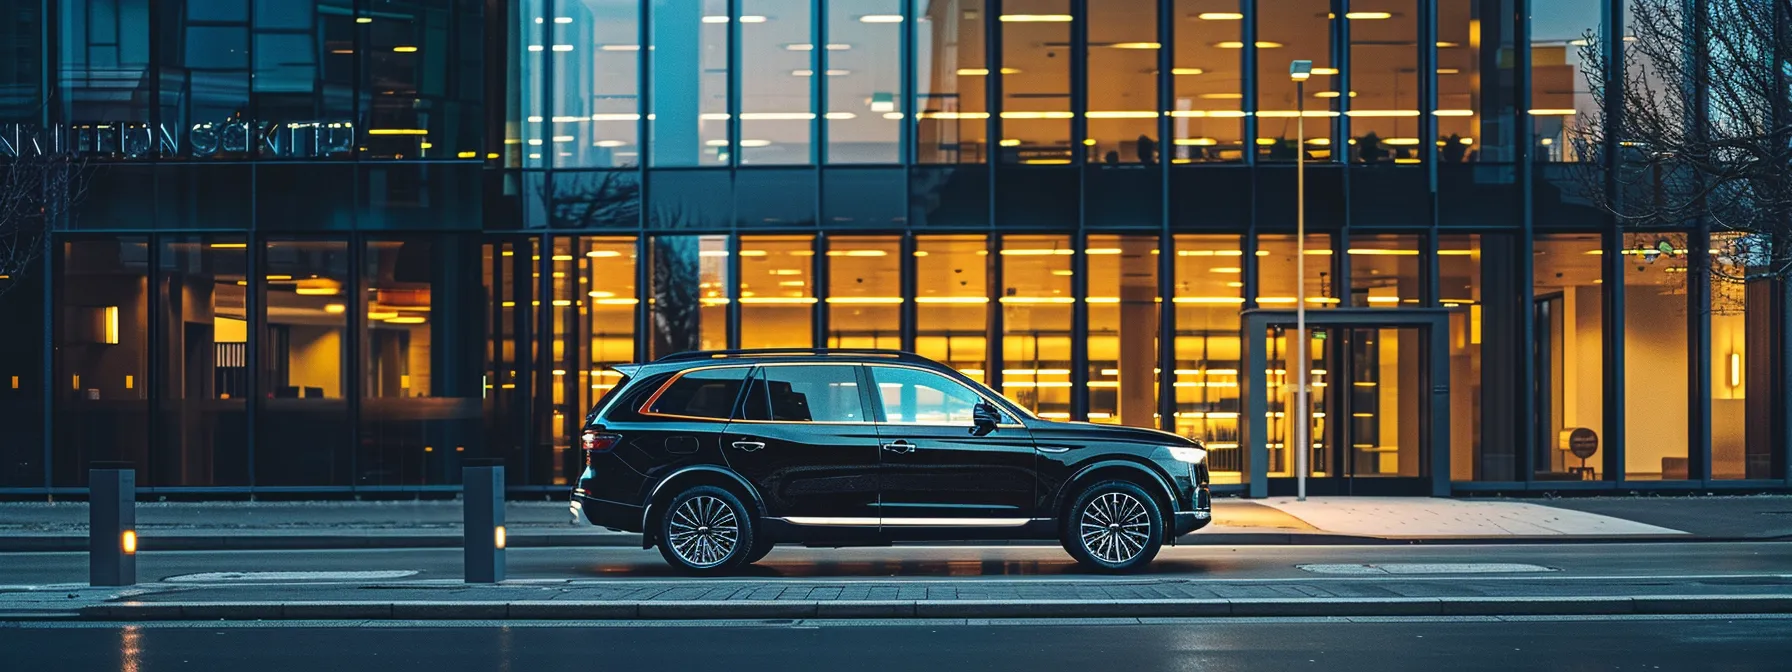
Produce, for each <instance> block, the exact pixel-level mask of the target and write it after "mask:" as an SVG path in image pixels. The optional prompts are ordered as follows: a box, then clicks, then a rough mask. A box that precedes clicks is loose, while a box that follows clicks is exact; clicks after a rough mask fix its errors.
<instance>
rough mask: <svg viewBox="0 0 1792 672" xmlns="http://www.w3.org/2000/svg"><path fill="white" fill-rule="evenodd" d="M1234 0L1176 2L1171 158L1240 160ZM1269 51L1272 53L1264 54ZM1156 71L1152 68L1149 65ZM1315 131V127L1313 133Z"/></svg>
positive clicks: (1238, 21)
mask: <svg viewBox="0 0 1792 672" xmlns="http://www.w3.org/2000/svg"><path fill="white" fill-rule="evenodd" d="M1241 4H1243V3H1240V2H1239V0H1176V11H1175V18H1174V20H1175V24H1174V30H1175V31H1176V43H1175V44H1176V53H1175V55H1174V56H1173V58H1172V63H1173V64H1174V66H1173V68H1172V70H1171V71H1170V74H1171V81H1172V82H1174V83H1173V84H1172V87H1173V89H1172V90H1173V91H1174V92H1175V94H1174V95H1175V104H1174V106H1173V107H1174V109H1173V110H1172V111H1171V112H1170V129H1171V132H1172V135H1171V137H1173V138H1175V139H1174V140H1173V141H1172V143H1173V144H1172V146H1171V147H1170V149H1169V152H1170V156H1171V160H1172V161H1174V162H1176V163H1198V162H1209V161H1243V160H1244V153H1245V152H1247V151H1250V147H1249V146H1248V144H1247V143H1246V142H1245V140H1244V116H1245V115H1244V111H1243V110H1244V105H1245V100H1244V50H1243V49H1238V48H1232V47H1230V46H1229V45H1231V44H1242V43H1241V42H1240V40H1243V39H1244V14H1243V13H1242V12H1241V11H1240V5H1241ZM1265 53H1274V52H1265ZM1154 67H1155V66H1154ZM1314 132H1315V133H1318V129H1317V128H1315V129H1314Z"/></svg>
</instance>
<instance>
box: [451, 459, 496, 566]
mask: <svg viewBox="0 0 1792 672" xmlns="http://www.w3.org/2000/svg"><path fill="white" fill-rule="evenodd" d="M466 465H467V466H466V467H465V468H464V469H463V470H462V471H461V484H462V491H461V492H462V495H461V498H462V499H463V500H464V501H463V502H462V511H463V512H464V518H463V523H464V525H463V529H464V531H463V533H462V534H463V537H462V538H463V539H464V541H463V542H462V544H461V545H462V546H463V547H464V549H465V554H466V562H465V565H466V573H467V583H498V582H500V581H503V580H504V544H505V541H506V539H505V537H506V536H507V535H506V534H505V531H504V461H503V460H496V459H478V460H467V461H466Z"/></svg>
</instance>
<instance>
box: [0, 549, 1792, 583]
mask: <svg viewBox="0 0 1792 672" xmlns="http://www.w3.org/2000/svg"><path fill="white" fill-rule="evenodd" d="M507 560H508V564H509V576H510V578H512V579H600V578H668V577H673V576H676V575H674V574H673V573H672V572H671V570H669V569H668V568H667V567H666V565H665V564H664V562H663V561H661V559H660V557H659V554H658V553H657V552H655V551H643V550H640V549H628V548H530V549H512V550H511V551H509V552H508V558H507ZM1364 563H1367V564H1385V563H1449V564H1458V563H1524V564H1534V565H1539V566H1542V567H1546V568H1548V569H1550V570H1555V571H1551V572H1548V573H1547V574H1543V575H1542V576H1547V577H1551V578H1560V579H1562V580H1576V579H1585V578H1593V577H1693V576H1719V575H1722V576H1737V575H1763V574H1774V575H1792V544H1788V543H1776V542H1760V543H1691V544H1569V545H1492V546H1251V547H1223V546H1200V547H1192V546H1190V547H1181V548H1166V549H1164V552H1163V554H1162V555H1160V556H1159V557H1158V560H1157V562H1156V563H1154V564H1153V565H1152V566H1151V573H1152V574H1153V575H1155V576H1158V577H1160V578H1182V579H1188V578H1195V579H1241V580H1244V579H1248V580H1261V579H1284V578H1301V579H1317V578H1325V575H1316V574H1314V573H1311V572H1308V571H1305V570H1303V569H1301V568H1300V566H1301V565H1310V564H1364ZM378 570H402V571H414V572H415V574H411V575H408V576H406V577H405V578H406V579H438V580H441V579H459V578H460V576H461V573H460V572H461V555H460V551H459V550H457V549H411V550H351V551H192V552H163V553H144V554H142V555H140V556H139V557H138V579H139V581H141V582H145V583H148V582H155V581H161V580H164V579H167V578H170V577H179V576H183V575H189V574H196V573H200V572H251V571H283V572H291V571H313V572H315V571H333V572H344V571H378ZM744 574H745V575H746V576H748V577H752V578H760V579H776V578H780V577H788V578H808V579H814V578H826V579H829V580H852V579H875V580H879V581H888V580H890V579H892V578H895V579H916V580H940V579H957V578H966V579H977V578H981V579H990V578H1000V577H1072V576H1074V577H1076V578H1079V579H1100V578H1104V577H1100V576H1091V575H1086V574H1082V573H1081V570H1080V569H1079V568H1078V567H1077V566H1076V565H1075V564H1074V563H1073V562H1072V561H1071V560H1070V558H1069V556H1067V555H1065V553H1064V552H1063V550H1061V549H1058V548H1055V547H1023V546H951V547H944V546H942V547H922V546H905V547H896V548H848V549H809V548H802V547H780V548H779V549H778V550H776V551H774V552H773V553H772V554H771V556H769V557H768V558H766V560H765V561H764V562H762V563H761V565H760V566H756V567H752V568H749V569H748V570H747V571H746V572H744ZM1531 576H1539V575H1538V574H1532V575H1531ZM86 580H87V556H86V555H85V554H82V553H8V554H0V586H5V585H15V586H16V585H45V584H59V583H83V582H85V581H86Z"/></svg>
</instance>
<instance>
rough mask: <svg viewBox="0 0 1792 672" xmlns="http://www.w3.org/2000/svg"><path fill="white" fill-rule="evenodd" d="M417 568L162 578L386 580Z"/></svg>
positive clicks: (190, 580)
mask: <svg viewBox="0 0 1792 672" xmlns="http://www.w3.org/2000/svg"><path fill="white" fill-rule="evenodd" d="M417 573H418V572H417V570H415V569H394V570H380V571H368V572H202V573H199V574H182V575H180V576H170V577H168V578H166V579H162V581H163V582H164V583H198V582H208V581H386V580H390V579H402V578H404V577H407V576H415V575H416V574H417Z"/></svg>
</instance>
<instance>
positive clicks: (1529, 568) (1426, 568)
mask: <svg viewBox="0 0 1792 672" xmlns="http://www.w3.org/2000/svg"><path fill="white" fill-rule="evenodd" d="M1295 567H1299V568H1300V569H1301V571H1304V572H1312V573H1314V574H1345V575H1377V576H1386V575H1397V576H1404V575H1409V574H1517V573H1522V572H1554V571H1557V570H1555V569H1552V568H1549V567H1544V566H1542V565H1527V564H1524V563H1518V562H1390V563H1385V564H1376V565H1295Z"/></svg>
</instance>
